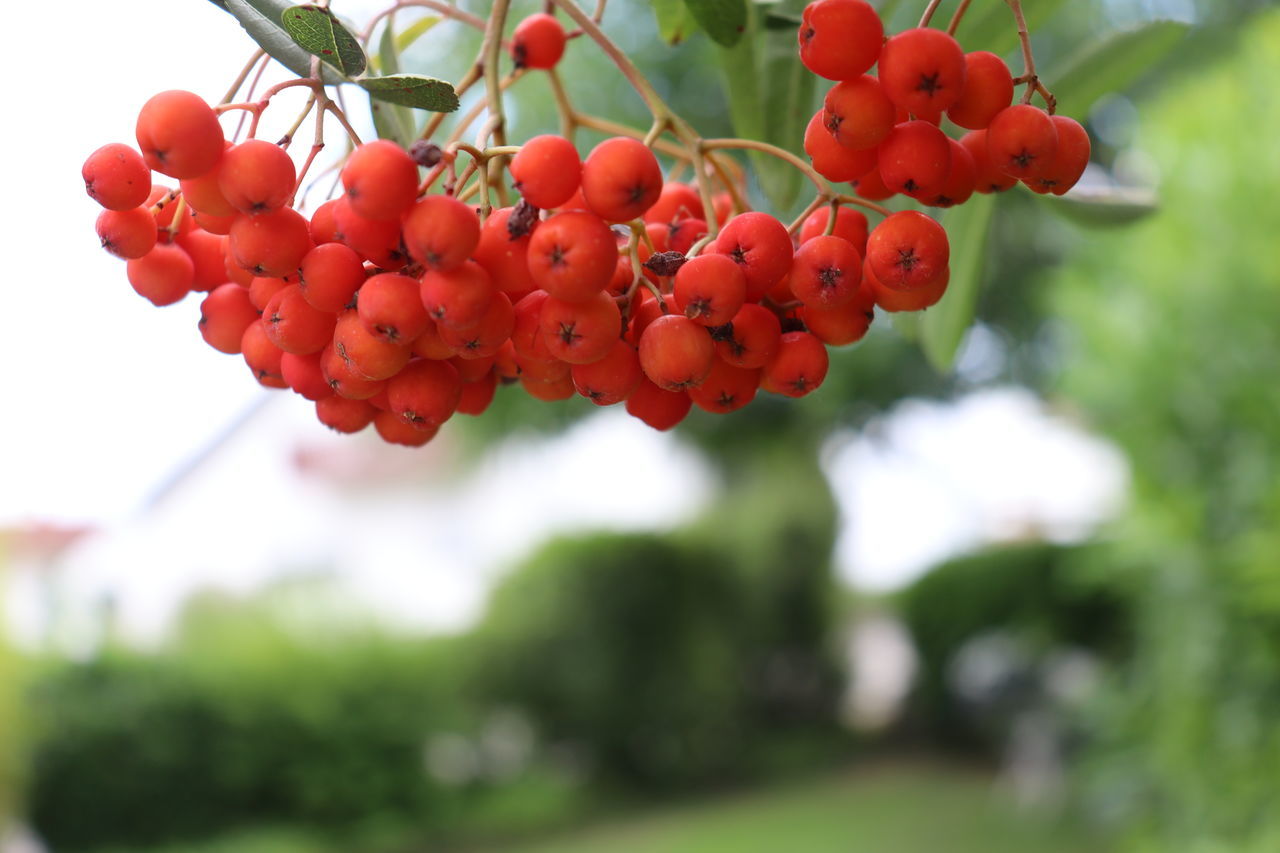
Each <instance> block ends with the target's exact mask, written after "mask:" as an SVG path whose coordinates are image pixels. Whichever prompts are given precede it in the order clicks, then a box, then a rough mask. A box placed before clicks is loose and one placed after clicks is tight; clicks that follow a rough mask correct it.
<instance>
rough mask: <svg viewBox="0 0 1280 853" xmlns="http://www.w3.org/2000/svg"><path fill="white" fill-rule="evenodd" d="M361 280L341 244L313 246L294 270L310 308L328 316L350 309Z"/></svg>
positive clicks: (355, 259) (358, 266)
mask: <svg viewBox="0 0 1280 853" xmlns="http://www.w3.org/2000/svg"><path fill="white" fill-rule="evenodd" d="M364 280H365V272H364V264H363V263H361V261H360V257H359V256H358V255H357V254H356V253H355V251H354V250H353V249H351V248H349V247H347V246H345V245H343V244H342V243H324V244H323V245H320V246H316V247H315V248H314V249H312V250H311V251H310V252H307V254H306V255H305V256H304V257H303V258H302V263H301V265H299V267H298V285H299V286H300V287H301V288H302V295H303V296H304V297H306V300H307V301H308V302H310V303H311V305H312V306H313V307H315V308H318V309H319V310H321V311H328V312H329V313H331V314H337V313H338V312H339V311H342V310H343V309H345V308H349V307H351V306H352V304H353V303H354V302H355V297H356V291H357V290H359V289H360V286H361V285H362V284H364ZM415 293H416V288H415Z"/></svg>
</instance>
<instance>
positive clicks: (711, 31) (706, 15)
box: [684, 0, 747, 47]
mask: <svg viewBox="0 0 1280 853" xmlns="http://www.w3.org/2000/svg"><path fill="white" fill-rule="evenodd" d="M684 2H685V5H686V6H688V7H689V12H690V13H691V14H692V15H693V17H694V20H696V21H697V22H698V25H699V26H701V27H702V29H704V30H706V32H707V35H709V36H711V40H712V41H714V42H715V43H716V44H719V45H722V46H724V47H733V46H734V45H735V44H737V43H738V42H739V41H741V40H742V36H743V34H744V33H745V32H746V30H747V0H684Z"/></svg>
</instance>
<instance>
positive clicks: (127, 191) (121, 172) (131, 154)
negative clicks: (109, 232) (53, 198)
mask: <svg viewBox="0 0 1280 853" xmlns="http://www.w3.org/2000/svg"><path fill="white" fill-rule="evenodd" d="M80 176H81V177H82V178H84V191H85V192H86V193H88V194H89V198H91V199H93V200H94V201H96V202H97V203H98V204H100V205H102V206H103V207H105V208H106V209H107V210H129V209H131V208H134V207H139V206H141V205H143V204H145V203H146V201H147V196H148V195H150V193H151V169H150V168H148V167H147V163H146V161H145V160H143V159H142V155H141V154H139V153H138V152H137V151H135V150H134V149H132V148H130V147H129V146H128V145H124V144H123V143H120V142H112V143H109V144H107V145H104V146H102V147H101V148H99V149H98V150H97V151H94V152H93V153H92V154H90V155H89V157H88V159H86V160H85V161H84V166H82V167H81V169H80Z"/></svg>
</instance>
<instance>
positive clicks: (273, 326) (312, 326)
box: [262, 284, 334, 355]
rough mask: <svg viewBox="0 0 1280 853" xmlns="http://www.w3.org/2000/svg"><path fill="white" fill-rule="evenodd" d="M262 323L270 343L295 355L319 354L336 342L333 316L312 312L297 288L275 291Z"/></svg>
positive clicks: (265, 309)
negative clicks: (334, 339)
mask: <svg viewBox="0 0 1280 853" xmlns="http://www.w3.org/2000/svg"><path fill="white" fill-rule="evenodd" d="M262 323H263V328H264V329H266V332H267V337H268V338H270V339H271V343H273V344H275V345H276V346H278V347H280V349H282V350H284V351H285V352H291V353H294V354H295V355H306V354H308V353H313V352H320V350H322V349H324V348H325V347H326V346H328V345H329V344H330V342H332V341H333V330H334V316H333V315H332V314H330V313H328V312H326V311H317V310H316V309H315V308H312V307H311V304H310V303H309V302H307V300H306V298H305V297H303V295H302V290H301V289H300V288H299V287H298V285H296V284H291V285H289V286H288V287H285V288H282V289H281V290H278V291H276V293H275V295H274V296H272V297H271V300H270V301H269V302H268V303H267V307H266V308H264V309H263V310H262Z"/></svg>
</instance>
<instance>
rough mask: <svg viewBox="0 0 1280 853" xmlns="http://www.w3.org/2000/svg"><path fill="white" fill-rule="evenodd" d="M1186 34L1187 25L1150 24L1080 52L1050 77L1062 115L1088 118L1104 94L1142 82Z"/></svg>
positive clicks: (1112, 37)
mask: <svg viewBox="0 0 1280 853" xmlns="http://www.w3.org/2000/svg"><path fill="white" fill-rule="evenodd" d="M1186 35H1187V25H1186V24H1184V23H1182V22H1180V21H1151V22H1149V23H1147V24H1144V25H1142V26H1140V27H1135V28H1133V29H1130V30H1124V31H1121V32H1117V33H1114V34H1113V35H1111V36H1110V37H1108V38H1106V39H1103V40H1101V41H1099V42H1097V43H1096V44H1092V45H1089V46H1088V47H1087V48H1085V49H1084V50H1081V51H1078V52H1077V53H1075V54H1074V55H1073V56H1072V57H1071V58H1070V60H1068V61H1067V62H1066V63H1065V64H1064V67H1063V68H1061V69H1059V70H1057V71H1056V72H1055V73H1054V74H1053V75H1052V76H1051V77H1049V78H1047V79H1049V80H1052V81H1054V84H1053V89H1054V96H1055V97H1057V99H1058V109H1059V110H1060V111H1061V112H1062V114H1063V115H1069V116H1085V115H1087V114H1088V111H1089V108H1090V107H1092V106H1093V104H1094V102H1095V101H1097V100H1098V99H1099V98H1101V97H1102V96H1103V95H1106V94H1108V93H1110V92H1118V91H1123V90H1124V89H1126V88H1128V87H1129V86H1131V85H1133V84H1134V83H1136V82H1137V81H1139V80H1140V79H1141V78H1142V76H1143V74H1145V73H1147V72H1149V71H1150V70H1151V69H1152V68H1153V67H1155V66H1156V65H1158V64H1159V62H1160V60H1162V59H1163V58H1164V57H1165V56H1166V55H1167V54H1169V53H1171V52H1172V51H1173V49H1174V48H1175V47H1177V46H1178V45H1179V44H1180V43H1182V41H1183V39H1185V38H1186Z"/></svg>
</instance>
